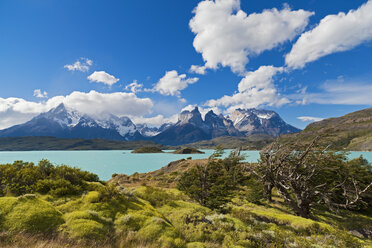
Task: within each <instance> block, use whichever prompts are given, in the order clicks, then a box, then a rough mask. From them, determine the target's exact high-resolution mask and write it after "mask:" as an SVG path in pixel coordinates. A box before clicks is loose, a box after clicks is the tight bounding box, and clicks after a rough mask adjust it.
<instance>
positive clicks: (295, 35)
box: [0, 0, 372, 129]
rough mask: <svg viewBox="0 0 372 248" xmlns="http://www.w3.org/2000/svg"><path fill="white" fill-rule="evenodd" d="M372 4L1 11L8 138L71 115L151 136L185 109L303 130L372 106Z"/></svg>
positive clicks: (55, 4) (1, 101)
mask: <svg viewBox="0 0 372 248" xmlns="http://www.w3.org/2000/svg"><path fill="white" fill-rule="evenodd" d="M371 13H372V0H370V1H365V0H364V1H361V0H353V1H350V0H338V1H321V0H310V1H300V0H298V1H287V2H282V1H274V0H261V1H248V0H240V1H239V0H214V1H207V0H205V1H196V0H188V1H181V0H162V1H151V0H146V1H145V0H137V1H127V0H106V1H102V0H100V1H99V0H90V1H82V0H64V1H61V0H48V1H44V0H2V1H1V2H0V129H2V128H7V127H10V126H12V125H15V124H20V123H23V122H25V121H28V120H30V119H31V118H32V117H34V116H36V115H38V114H40V113H42V112H45V111H48V110H50V109H51V108H53V107H56V106H58V105H59V104H60V103H64V104H65V105H66V106H67V107H70V108H74V109H77V110H79V111H81V112H83V113H86V114H89V115H94V116H97V117H98V116H104V114H106V113H112V114H115V115H118V116H129V117H130V118H131V119H132V120H133V121H134V122H135V123H147V124H148V125H150V126H156V125H160V124H161V123H164V122H174V121H176V120H177V115H178V114H179V113H180V111H182V110H184V109H191V108H194V107H195V106H199V109H200V110H201V112H202V113H206V112H207V111H208V110H210V109H212V110H214V111H215V112H216V113H222V114H224V115H228V114H231V112H232V111H234V110H235V109H237V108H263V109H271V110H274V111H276V112H278V113H279V114H280V115H281V117H282V118H283V119H284V120H285V121H286V122H288V123H290V124H292V125H294V126H296V127H298V128H305V127H306V125H308V124H309V123H311V122H313V121H319V120H321V119H323V118H329V117H338V116H342V115H344V114H347V113H350V112H353V111H357V110H360V109H363V108H368V107H371V105H372V14H371Z"/></svg>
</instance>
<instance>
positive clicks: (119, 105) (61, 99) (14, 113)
mask: <svg viewBox="0 0 372 248" xmlns="http://www.w3.org/2000/svg"><path fill="white" fill-rule="evenodd" d="M61 103H64V104H65V105H66V106H68V107H71V108H73V109H77V110H79V111H81V112H83V113H85V114H89V115H94V116H98V115H102V114H105V113H112V114H115V115H118V116H144V115H147V114H150V113H151V112H152V108H153V102H152V101H151V99H149V98H138V97H137V96H136V95H135V94H134V93H125V92H115V93H107V94H104V93H99V92H97V91H94V90H92V91H90V92H88V93H85V92H79V91H74V92H72V93H71V94H69V95H67V96H55V97H52V98H50V99H48V100H47V101H45V102H32V101H27V100H24V99H22V98H0V129H3V128H7V127H9V126H13V125H16V124H20V123H23V122H25V121H28V120H30V119H31V118H32V117H34V116H36V115H38V114H40V113H42V112H46V111H48V110H50V109H51V108H54V107H56V106H58V105H59V104H61Z"/></svg>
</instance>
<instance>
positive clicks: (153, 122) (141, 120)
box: [131, 114, 178, 126]
mask: <svg viewBox="0 0 372 248" xmlns="http://www.w3.org/2000/svg"><path fill="white" fill-rule="evenodd" d="M131 120H132V121H133V122H134V123H135V124H147V125H149V126H161V125H162V124H164V123H176V122H177V121H178V114H175V115H172V116H170V117H164V116H163V115H157V116H154V117H143V116H131Z"/></svg>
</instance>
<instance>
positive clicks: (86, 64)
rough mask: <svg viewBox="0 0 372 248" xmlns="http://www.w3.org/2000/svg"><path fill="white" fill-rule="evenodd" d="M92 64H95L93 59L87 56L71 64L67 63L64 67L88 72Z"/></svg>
mask: <svg viewBox="0 0 372 248" xmlns="http://www.w3.org/2000/svg"><path fill="white" fill-rule="evenodd" d="M92 64H93V61H92V60H90V59H87V58H80V59H78V60H77V61H76V62H75V63H73V64H71V65H65V66H64V68H66V69H67V70H69V71H81V72H87V71H89V68H90V66H91V65H92Z"/></svg>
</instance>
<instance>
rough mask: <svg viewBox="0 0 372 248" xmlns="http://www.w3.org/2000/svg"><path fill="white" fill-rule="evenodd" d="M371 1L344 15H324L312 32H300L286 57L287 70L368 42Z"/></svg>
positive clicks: (371, 36)
mask: <svg viewBox="0 0 372 248" xmlns="http://www.w3.org/2000/svg"><path fill="white" fill-rule="evenodd" d="M371 13H372V0H370V1H368V2H367V3H365V4H363V5H362V6H360V7H359V8H358V9H357V10H350V11H349V12H348V13H347V14H345V13H343V12H340V13H338V14H337V15H328V16H326V17H324V18H323V19H322V20H321V21H320V23H319V24H318V25H317V26H316V27H315V28H314V29H312V30H310V31H308V32H305V33H303V34H302V35H301V36H300V38H299V39H298V40H297V42H296V43H295V44H294V45H293V47H292V50H291V51H290V53H289V54H287V55H286V57H285V61H286V64H287V65H288V66H289V67H292V68H302V67H304V66H305V64H306V63H309V62H312V61H315V60H317V59H319V58H321V57H323V56H326V55H328V54H331V53H335V52H342V51H347V50H350V49H352V48H354V47H355V46H357V45H359V44H362V43H363V42H366V41H370V40H372V15H371Z"/></svg>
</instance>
